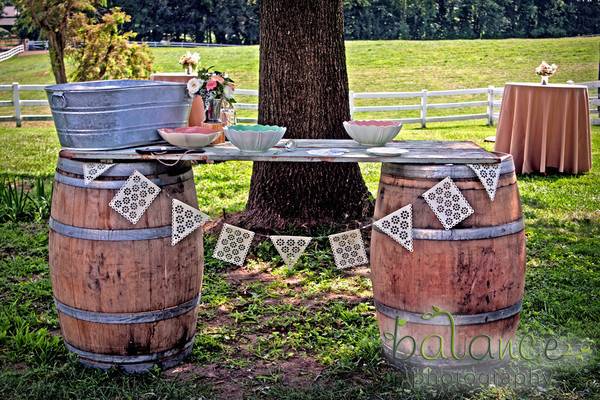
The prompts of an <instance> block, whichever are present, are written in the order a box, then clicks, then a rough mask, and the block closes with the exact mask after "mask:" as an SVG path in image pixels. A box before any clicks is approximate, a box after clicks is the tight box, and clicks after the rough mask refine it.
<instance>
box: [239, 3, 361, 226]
mask: <svg viewBox="0 0 600 400" xmlns="http://www.w3.org/2000/svg"><path fill="white" fill-rule="evenodd" d="M260 18H261V21H260V79H259V92H260V97H259V104H258V121H259V123H261V124H276V125H280V126H285V127H287V128H288V129H287V133H286V135H285V138H286V139H298V138H310V139H348V138H349V137H348V136H347V134H346V132H345V131H344V128H343V125H342V122H343V121H347V120H349V119H350V108H349V103H348V74H347V71H346V56H345V48H344V36H343V34H344V29H343V26H344V21H343V3H342V0H307V1H297V0H261V2H260ZM371 215H372V202H371V199H370V194H369V191H368V189H367V187H366V185H365V183H364V181H363V179H362V176H361V173H360V169H359V167H358V164H356V163H276V162H255V163H254V166H253V171H252V181H251V187H250V195H249V198H248V203H247V206H246V212H245V213H244V214H243V215H242V218H241V219H240V220H239V221H238V222H240V223H241V224H242V225H245V226H247V227H252V228H253V229H255V230H259V231H260V230H263V231H272V230H284V229H290V228H297V227H301V228H305V229H308V230H310V228H314V227H316V226H322V225H335V224H348V223H351V222H352V221H357V220H363V219H364V218H365V217H370V216H371Z"/></svg>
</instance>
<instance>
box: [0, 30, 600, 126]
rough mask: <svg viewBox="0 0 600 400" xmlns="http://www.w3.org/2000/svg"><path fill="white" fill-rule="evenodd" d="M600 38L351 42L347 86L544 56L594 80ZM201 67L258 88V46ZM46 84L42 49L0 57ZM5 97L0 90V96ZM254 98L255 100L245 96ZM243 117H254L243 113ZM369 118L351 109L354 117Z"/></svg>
mask: <svg viewBox="0 0 600 400" xmlns="http://www.w3.org/2000/svg"><path fill="white" fill-rule="evenodd" d="M599 43H600V38H598V37H589V38H564V39H503V40H455V41H401V40H393V41H351V42H347V43H346V52H347V63H348V73H349V80H350V90H353V91H355V92H369V91H370V92H373V91H382V90H385V91H420V90H421V89H428V90H440V89H459V88H476V87H487V86H489V85H494V86H498V87H500V86H503V85H504V84H505V83H506V82H508V81H537V80H538V78H537V76H536V75H535V74H534V72H533V70H534V68H535V67H536V66H537V65H538V64H539V63H540V61H542V60H546V61H549V62H554V63H556V64H558V65H559V71H558V73H557V74H556V75H555V76H554V77H553V78H552V81H554V82H566V81H567V80H573V81H575V82H584V81H590V80H594V79H596V78H597V72H596V67H597V63H598V45H599ZM183 51H184V50H182V49H177V48H170V49H152V53H153V54H154V56H155V61H154V70H155V71H157V72H167V71H181V68H180V66H179V65H178V64H177V60H178V59H179V56H180V55H181V54H182V52H183ZM193 51H198V52H199V53H200V55H201V57H202V64H203V65H205V66H210V65H214V66H217V67H218V68H219V69H220V70H223V71H228V72H229V73H230V74H231V76H232V78H233V79H234V80H235V81H236V82H237V84H238V87H240V88H244V89H256V88H258V47H257V46H244V47H223V48H198V49H194V50H193ZM15 81H16V82H19V83H23V84H40V83H52V82H53V77H52V73H51V70H50V65H49V62H48V57H47V56H46V55H44V54H37V55H30V56H19V57H14V58H12V59H10V60H8V61H5V62H2V63H0V84H9V83H11V82H15ZM22 98H24V99H36V98H37V99H40V98H44V94H43V93H42V92H23V93H22ZM8 99H10V94H9V93H8V92H5V93H2V92H0V100H8ZM483 99H484V97H482V96H479V97H477V96H460V97H450V98H448V97H440V98H433V99H432V102H451V101H460V100H483ZM239 100H242V101H244V102H249V101H250V102H255V101H256V99H255V98H243V97H240V99H239ZM417 103H418V99H405V100H400V101H399V100H378V101H373V100H359V101H357V102H356V105H357V106H359V105H367V104H370V105H375V104H417ZM25 110H26V111H24V112H23V113H24V114H27V113H38V114H39V113H46V114H47V113H48V110H47V109H46V108H42V107H34V108H33V109H31V110H29V111H27V109H25ZM482 110H483V108H481V107H480V108H479V109H477V108H471V109H462V110H454V111H456V113H457V114H460V113H481V112H484V111H482ZM449 111H452V110H431V111H430V115H432V116H433V115H439V114H441V113H445V114H446V115H447V114H448V112H449ZM10 114H12V110H11V108H9V107H6V108H0V115H10ZM240 115H242V116H249V115H252V114H251V112H247V111H246V112H241V113H240ZM415 115H416V112H415V111H408V112H402V113H400V114H399V113H387V112H385V113H378V114H377V116H378V117H380V118H398V117H402V118H408V117H413V116H415ZM367 117H370V116H369V115H368V114H366V113H358V114H356V116H355V118H356V119H361V118H367Z"/></svg>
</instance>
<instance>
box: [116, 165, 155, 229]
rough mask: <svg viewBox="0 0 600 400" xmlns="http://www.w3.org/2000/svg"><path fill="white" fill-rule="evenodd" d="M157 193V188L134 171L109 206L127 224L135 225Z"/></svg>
mask: <svg viewBox="0 0 600 400" xmlns="http://www.w3.org/2000/svg"><path fill="white" fill-rule="evenodd" d="M159 193H160V188H159V187H158V186H156V185H155V184H154V183H152V182H151V181H150V180H149V179H148V178H146V177H145V176H144V175H142V174H141V173H140V172H139V171H134V173H133V174H131V176H130V177H129V178H127V182H126V183H125V184H124V185H123V186H121V189H119V191H118V192H117V194H116V195H115V197H113V198H112V200H111V201H110V203H109V205H110V207H111V208H112V209H113V210H115V211H116V212H118V213H119V214H121V215H122V216H123V217H125V218H127V220H128V221H129V222H131V223H132V224H137V222H138V221H139V220H140V218H141V217H142V215H144V213H145V212H146V210H147V209H148V207H149V206H150V204H152V202H153V201H154V199H156V196H158V194H159Z"/></svg>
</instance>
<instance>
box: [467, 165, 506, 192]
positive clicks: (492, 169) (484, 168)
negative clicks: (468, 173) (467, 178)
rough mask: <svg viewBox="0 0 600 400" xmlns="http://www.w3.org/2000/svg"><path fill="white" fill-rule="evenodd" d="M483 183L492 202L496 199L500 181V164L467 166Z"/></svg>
mask: <svg viewBox="0 0 600 400" xmlns="http://www.w3.org/2000/svg"><path fill="white" fill-rule="evenodd" d="M467 165H468V166H469V168H471V169H472V170H473V172H475V175H477V177H478V178H479V180H480V181H481V184H482V185H483V187H484V188H485V191H486V192H487V194H488V196H490V200H491V201H494V197H496V188H497V187H498V180H499V179H500V163H498V164H467Z"/></svg>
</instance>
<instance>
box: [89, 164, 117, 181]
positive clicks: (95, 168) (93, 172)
mask: <svg viewBox="0 0 600 400" xmlns="http://www.w3.org/2000/svg"><path fill="white" fill-rule="evenodd" d="M113 165H115V164H104V163H85V164H83V183H84V184H86V185H89V184H90V183H91V182H92V181H93V180H94V179H96V178H97V177H99V176H100V175H102V174H103V173H104V172H106V171H108V170H109V169H110V167H112V166H113Z"/></svg>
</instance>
